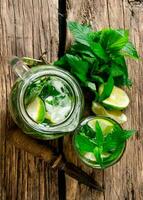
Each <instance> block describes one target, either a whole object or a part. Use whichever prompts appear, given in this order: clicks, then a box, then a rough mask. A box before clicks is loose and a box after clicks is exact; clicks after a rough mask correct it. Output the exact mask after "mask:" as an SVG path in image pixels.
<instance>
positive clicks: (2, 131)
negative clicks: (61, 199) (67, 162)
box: [0, 0, 59, 200]
mask: <svg viewBox="0 0 143 200" xmlns="http://www.w3.org/2000/svg"><path fill="white" fill-rule="evenodd" d="M58 26H59V25H58V0H53V1H50V0H34V1H33V0H12V1H9V0H0V94H1V95H0V106H1V109H0V110H1V112H0V199H1V200H16V199H17V200H32V199H33V200H38V199H40V200H43V199H50V200H51V199H55V200H56V199H58V178H57V177H58V174H57V173H53V172H52V171H51V170H49V168H48V167H47V164H46V163H44V162H43V161H39V160H38V159H36V158H34V157H33V156H32V155H30V154H27V153H25V152H23V151H19V150H17V149H15V147H12V146H10V145H8V144H7V142H6V140H5V136H6V132H7V130H8V128H10V127H11V126H12V124H13V122H12V120H11V118H10V114H9V112H8V96H9V93H10V89H11V87H12V85H13V82H14V75H13V73H12V70H11V68H10V67H9V66H8V63H7V62H8V60H9V58H10V57H11V56H12V55H18V56H32V57H35V58H38V57H39V56H40V55H41V54H42V52H44V51H45V50H47V60H48V61H49V62H51V61H53V60H55V59H57V55H58V45H59V27H58Z"/></svg>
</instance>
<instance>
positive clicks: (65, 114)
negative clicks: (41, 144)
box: [9, 57, 84, 140]
mask: <svg viewBox="0 0 143 200" xmlns="http://www.w3.org/2000/svg"><path fill="white" fill-rule="evenodd" d="M11 65H12V68H13V71H14V72H15V74H16V75H17V76H18V79H17V80H16V82H15V84H14V86H13V88H12V90H11V93H10V98H9V109H10V113H11V115H12V118H13V120H14V121H15V123H16V124H17V125H18V126H19V128H21V129H22V131H23V132H24V133H26V134H29V135H31V136H34V137H36V138H39V139H44V140H49V139H56V138H59V137H61V136H64V135H65V134H68V133H70V132H73V131H74V130H75V129H76V128H77V126H78V124H79V121H80V118H81V114H82V111H83V105H84V98H83V94H82V91H81V88H80V86H79V84H78V82H77V81H76V79H75V78H74V77H73V76H72V75H71V74H70V73H68V72H67V71H65V70H63V69H60V68H57V67H54V66H50V65H41V66H36V67H33V68H29V67H27V65H25V63H24V62H23V61H22V60H21V59H19V58H17V57H15V58H13V59H12V61H11ZM38 84H39V85H38ZM40 84H41V85H40ZM43 84H47V85H46V86H45V85H44V86H43ZM38 87H41V88H42V87H43V88H44V92H43V90H41V91H42V92H43V93H42V95H43V94H44V95H45V96H44V95H43V96H44V98H45V99H43V96H42V95H41V93H40V95H41V96H42V97H41V96H40V97H37V96H36V97H35V93H36V92H37V90H38ZM30 88H32V89H31V90H32V91H30ZM27 91H28V92H29V91H30V92H31V93H30V92H29V93H28V92H27ZM32 92H33V93H32ZM27 94H28V95H29V96H28V95H27ZM30 95H31V96H30ZM36 95H38V94H36ZM54 95H55V96H54ZM30 98H33V99H31V102H30V103H29V104H28V105H27V102H28V101H27V102H26V100H29V99H30ZM34 98H35V99H34ZM40 98H41V99H40ZM25 99H26V100H25ZM25 102H26V103H25ZM44 106H45V107H44ZM44 115H45V116H44ZM44 117H45V118H44ZM42 120H43V122H42Z"/></svg>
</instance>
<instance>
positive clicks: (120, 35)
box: [54, 22, 139, 97]
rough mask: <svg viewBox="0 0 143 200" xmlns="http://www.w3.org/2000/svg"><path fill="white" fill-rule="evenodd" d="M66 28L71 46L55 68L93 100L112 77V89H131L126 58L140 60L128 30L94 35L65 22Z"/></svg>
mask: <svg viewBox="0 0 143 200" xmlns="http://www.w3.org/2000/svg"><path fill="white" fill-rule="evenodd" d="M67 25H68V28H69V30H70V31H71V33H72V35H73V38H74V42H73V44H72V45H71V47H70V48H69V49H68V50H67V53H66V54H65V55H64V56H63V57H62V58H61V59H60V60H58V61H56V62H55V63H54V65H56V66H60V67H62V68H64V69H66V70H68V71H70V72H71V73H72V74H73V75H74V76H75V77H76V78H77V79H78V80H79V82H80V83H81V85H82V86H83V87H88V88H89V89H90V90H92V92H94V93H95V96H96V97H97V96H98V95H99V94H98V92H97V91H98V87H99V86H100V84H101V83H106V82H108V80H109V77H111V76H112V78H113V80H114V85H116V86H128V87H130V86H131V81H130V79H129V78H128V68H127V64H126V61H125V57H130V58H133V59H138V58H139V56H138V53H137V51H136V49H135V47H134V45H133V44H132V42H131V41H130V40H129V31H128V30H123V29H110V28H108V29H102V30H100V31H93V30H92V29H91V27H90V26H87V25H81V24H79V23H77V22H68V23H67ZM108 86H109V88H108ZM110 86H111V85H110V84H109V85H107V89H108V90H109V91H110V93H111V89H110ZM96 88H97V89H96ZM108 96H110V94H109V93H108Z"/></svg>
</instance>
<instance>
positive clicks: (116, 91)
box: [99, 85, 130, 110]
mask: <svg viewBox="0 0 143 200" xmlns="http://www.w3.org/2000/svg"><path fill="white" fill-rule="evenodd" d="M103 89H104V86H103V85H101V86H100V87H99V94H101V93H102V91H103ZM129 102H130V100H129V97H128V95H127V94H126V92H125V91H124V90H122V89H121V88H119V87H116V86H114V87H113V90H112V92H111V95H110V97H108V98H107V99H105V100H103V101H102V103H103V105H104V106H105V107H107V108H109V109H115V110H123V109H125V108H126V107H127V106H128V105H129Z"/></svg>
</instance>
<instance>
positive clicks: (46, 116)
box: [45, 112, 56, 124]
mask: <svg viewBox="0 0 143 200" xmlns="http://www.w3.org/2000/svg"><path fill="white" fill-rule="evenodd" d="M45 118H46V119H48V120H49V121H50V122H51V123H52V124H56V122H54V121H53V119H52V117H51V115H50V114H49V113H48V112H46V114H45Z"/></svg>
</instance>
